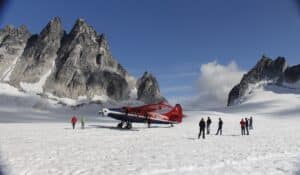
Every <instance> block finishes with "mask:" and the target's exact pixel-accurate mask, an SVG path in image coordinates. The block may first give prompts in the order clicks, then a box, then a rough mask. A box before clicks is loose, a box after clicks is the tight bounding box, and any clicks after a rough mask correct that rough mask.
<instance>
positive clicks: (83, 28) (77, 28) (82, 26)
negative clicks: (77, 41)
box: [70, 18, 97, 36]
mask: <svg viewBox="0 0 300 175" xmlns="http://www.w3.org/2000/svg"><path fill="white" fill-rule="evenodd" d="M81 33H84V34H88V35H95V36H96V35H97V32H96V31H95V29H94V28H93V27H92V26H90V25H89V24H88V23H87V22H86V21H85V20H84V19H82V18H78V19H77V20H76V22H75V24H74V26H73V28H72V29H71V32H70V34H71V35H73V36H77V35H79V34H81Z"/></svg>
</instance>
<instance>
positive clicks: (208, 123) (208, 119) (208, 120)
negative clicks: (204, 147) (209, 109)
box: [206, 117, 211, 135]
mask: <svg viewBox="0 0 300 175" xmlns="http://www.w3.org/2000/svg"><path fill="white" fill-rule="evenodd" d="M210 124H211V119H210V117H208V118H207V120H206V134H207V135H209V134H210Z"/></svg>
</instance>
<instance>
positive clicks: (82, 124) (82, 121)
mask: <svg viewBox="0 0 300 175" xmlns="http://www.w3.org/2000/svg"><path fill="white" fill-rule="evenodd" d="M80 123H81V129H84V128H85V117H80Z"/></svg>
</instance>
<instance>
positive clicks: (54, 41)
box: [0, 17, 165, 103]
mask: <svg viewBox="0 0 300 175" xmlns="http://www.w3.org/2000/svg"><path fill="white" fill-rule="evenodd" d="M0 63H1V64H0V81H1V80H2V81H6V82H9V83H10V84H11V85H13V86H15V87H17V88H19V89H21V90H24V91H30V92H31V93H38V94H44V96H48V94H51V95H54V96H56V97H58V98H59V97H61V98H71V99H78V98H79V97H85V98H87V99H88V100H95V99H96V100H97V99H99V98H100V97H101V96H108V97H110V99H114V100H117V101H118V100H127V99H129V97H130V96H131V95H132V94H131V92H135V88H137V89H139V92H138V93H139V99H138V100H141V101H144V102H145V103H152V102H159V101H162V100H165V99H164V98H163V97H161V96H160V92H159V87H158V83H157V81H156V79H155V77H154V76H153V75H152V74H150V73H145V74H144V75H143V77H142V78H141V79H140V80H139V82H138V84H136V80H135V79H134V78H133V77H131V76H130V75H129V74H128V72H127V71H126V69H125V68H124V67H123V66H122V65H121V64H120V63H118V61H117V60H116V59H115V58H114V57H113V56H112V53H111V52H110V49H109V44H108V41H107V39H106V38H105V36H104V34H98V33H97V32H96V31H95V29H94V28H93V27H92V26H90V25H89V24H88V23H87V22H86V21H85V20H84V19H82V18H79V19H77V20H76V22H75V24H74V26H73V28H72V29H71V31H70V32H69V33H67V32H65V31H64V29H63V25H62V22H61V20H60V18H59V17H55V18H53V19H52V20H51V21H49V22H48V24H47V25H46V26H45V27H44V28H43V29H42V31H41V32H40V33H39V34H34V35H31V34H30V33H29V32H28V30H27V28H26V26H20V27H19V28H17V29H16V28H14V27H13V26H7V27H5V28H4V29H1V30H0ZM136 85H137V86H136ZM148 97H149V98H148Z"/></svg>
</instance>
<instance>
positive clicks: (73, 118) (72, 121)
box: [71, 116, 77, 129]
mask: <svg viewBox="0 0 300 175" xmlns="http://www.w3.org/2000/svg"><path fill="white" fill-rule="evenodd" d="M76 122H77V118H76V116H73V117H72V118H71V123H72V126H73V129H75V125H76Z"/></svg>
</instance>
